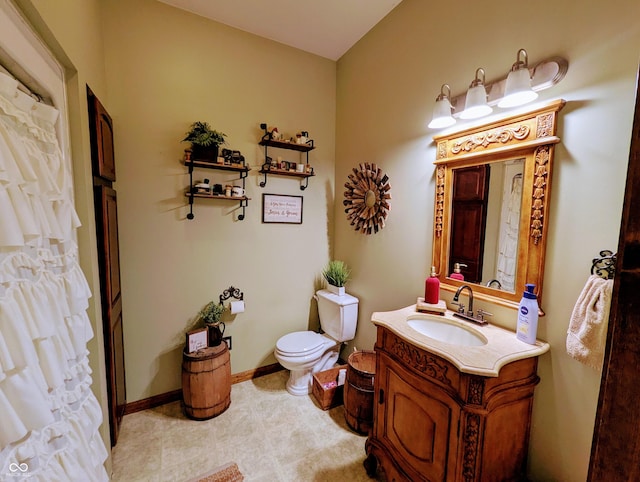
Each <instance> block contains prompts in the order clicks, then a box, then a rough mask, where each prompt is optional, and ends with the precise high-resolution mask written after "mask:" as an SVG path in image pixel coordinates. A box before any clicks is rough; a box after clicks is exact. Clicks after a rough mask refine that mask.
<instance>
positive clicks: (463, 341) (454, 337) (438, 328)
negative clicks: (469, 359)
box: [407, 315, 487, 346]
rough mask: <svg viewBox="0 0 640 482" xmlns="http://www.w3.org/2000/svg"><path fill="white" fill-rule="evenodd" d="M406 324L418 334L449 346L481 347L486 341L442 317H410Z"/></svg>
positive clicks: (475, 333) (475, 332) (468, 329)
mask: <svg viewBox="0 0 640 482" xmlns="http://www.w3.org/2000/svg"><path fill="white" fill-rule="evenodd" d="M407 324H408V325H409V326H410V327H411V328H412V329H414V330H415V331H417V332H418V333H421V334H423V335H425V336H428V337H429V338H433V339H434V340H438V341H442V342H444V343H449V344H451V345H462V346H482V345H486V344H487V339H486V338H485V337H484V335H482V334H481V333H478V332H477V331H475V330H473V329H471V328H467V327H465V326H463V325H460V324H457V323H456V322H455V321H452V320H449V319H447V318H444V317H436V316H429V315H416V316H410V317H408V318H407Z"/></svg>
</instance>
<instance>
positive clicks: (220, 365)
mask: <svg viewBox="0 0 640 482" xmlns="http://www.w3.org/2000/svg"><path fill="white" fill-rule="evenodd" d="M182 400H183V403H184V412H185V415H186V416H187V417H189V418H192V419H194V420H208V419H210V418H213V417H215V416H217V415H220V414H221V413H222V412H224V411H225V410H226V409H227V408H229V405H231V361H230V356H229V349H228V348H227V344H226V343H221V344H220V345H218V346H212V347H208V348H203V349H202V350H198V351H197V352H193V353H183V355H182Z"/></svg>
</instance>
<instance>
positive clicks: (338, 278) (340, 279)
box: [322, 260, 351, 296]
mask: <svg viewBox="0 0 640 482" xmlns="http://www.w3.org/2000/svg"><path fill="white" fill-rule="evenodd" d="M350 275H351V270H350V269H349V268H348V267H347V265H346V264H345V263H344V261H339V260H332V261H329V264H328V265H327V267H326V268H325V269H324V270H323V271H322V276H324V279H325V280H326V281H327V289H328V290H329V291H331V292H332V293H335V294H337V295H339V296H342V295H344V285H345V284H346V283H347V281H349V276H350Z"/></svg>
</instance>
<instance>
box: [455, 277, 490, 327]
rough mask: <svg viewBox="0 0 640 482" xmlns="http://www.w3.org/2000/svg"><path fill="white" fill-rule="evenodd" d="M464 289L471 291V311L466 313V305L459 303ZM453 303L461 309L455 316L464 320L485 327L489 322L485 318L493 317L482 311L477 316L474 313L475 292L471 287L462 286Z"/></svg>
mask: <svg viewBox="0 0 640 482" xmlns="http://www.w3.org/2000/svg"><path fill="white" fill-rule="evenodd" d="M464 289H467V290H469V310H467V311H465V309H464V305H463V304H462V303H460V301H459V300H460V293H462V291H463V290H464ZM452 303H453V304H454V305H458V307H459V308H458V312H457V313H454V314H453V316H457V317H458V318H462V319H463V320H467V321H473V322H474V323H479V324H480V325H485V324H487V320H485V319H484V317H485V316H491V313H489V312H487V311H484V310H481V309H479V310H478V313H477V314H474V313H473V290H472V289H471V286H469V285H462V286H461V287H460V288H458V290H457V291H456V294H455V295H453V300H452Z"/></svg>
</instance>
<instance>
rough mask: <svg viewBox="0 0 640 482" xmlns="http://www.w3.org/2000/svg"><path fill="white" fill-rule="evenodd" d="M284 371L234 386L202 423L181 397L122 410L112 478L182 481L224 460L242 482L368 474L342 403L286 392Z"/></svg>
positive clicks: (307, 481)
mask: <svg viewBox="0 0 640 482" xmlns="http://www.w3.org/2000/svg"><path fill="white" fill-rule="evenodd" d="M287 376H288V372H287V371H280V372H277V373H273V374H270V375H267V376H264V377H260V378H256V379H255V380H249V381H246V382H242V383H238V384H235V385H233V386H232V388H231V406H230V407H229V408H228V409H227V410H226V411H225V412H224V413H222V414H220V415H219V416H217V417H215V418H213V419H210V420H206V421H200V422H199V421H194V420H190V419H188V418H186V417H185V415H184V414H183V413H182V409H181V407H180V402H174V403H170V404H167V405H164V406H161V407H157V408H154V409H149V410H145V411H142V412H137V413H133V414H130V415H127V416H125V417H124V420H123V422H122V428H121V432H120V437H119V439H118V444H117V445H116V447H115V448H114V451H113V474H112V482H143V481H144V482H151V481H153V482H163V481H171V482H182V481H185V480H188V479H190V478H192V477H195V476H197V475H199V474H202V473H206V472H208V471H210V470H212V469H214V468H215V467H218V466H219V465H223V464H225V463H227V462H236V463H237V464H238V466H239V467H240V471H241V472H242V473H243V474H244V476H245V481H258V482H262V481H264V482H278V481H279V482H332V481H335V482H358V481H367V482H369V481H373V480H375V479H369V477H367V474H366V472H365V470H364V468H363V466H362V462H363V460H364V458H365V452H364V443H365V440H366V437H364V436H362V435H358V434H357V433H355V432H354V431H352V430H351V429H350V428H349V427H348V426H347V424H346V423H345V420H344V407H343V406H339V407H336V408H333V409H331V410H327V411H323V410H322V409H320V407H319V405H318V404H317V402H316V400H315V398H314V397H313V395H309V396H308V397H307V396H303V397H294V396H292V395H289V393H288V392H287V391H286V390H285V382H286V380H287ZM378 480H383V479H382V478H380V479H378Z"/></svg>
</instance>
